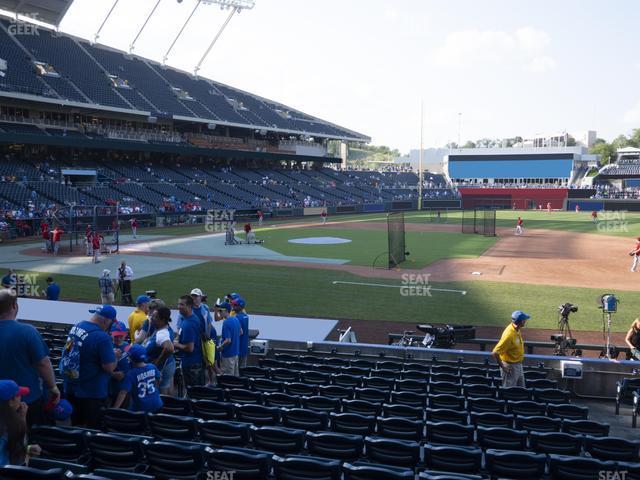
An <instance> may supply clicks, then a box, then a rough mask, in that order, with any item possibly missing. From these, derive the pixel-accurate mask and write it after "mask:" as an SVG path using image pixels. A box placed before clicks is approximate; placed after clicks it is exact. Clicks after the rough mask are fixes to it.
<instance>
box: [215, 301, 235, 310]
mask: <svg viewBox="0 0 640 480" xmlns="http://www.w3.org/2000/svg"><path fill="white" fill-rule="evenodd" d="M216 307H217V308H221V309H223V310H226V311H227V312H230V311H231V304H230V303H229V302H216Z"/></svg>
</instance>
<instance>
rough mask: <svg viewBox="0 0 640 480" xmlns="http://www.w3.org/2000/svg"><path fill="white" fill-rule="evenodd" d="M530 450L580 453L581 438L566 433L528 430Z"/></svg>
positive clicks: (558, 453)
mask: <svg viewBox="0 0 640 480" xmlns="http://www.w3.org/2000/svg"><path fill="white" fill-rule="evenodd" d="M529 439H530V442H531V450H533V451H534V452H536V453H546V454H552V453H553V454H557V455H580V451H581V450H582V439H580V438H579V437H576V436H574V435H569V434H568V433H560V432H529Z"/></svg>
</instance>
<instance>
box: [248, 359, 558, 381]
mask: <svg viewBox="0 0 640 480" xmlns="http://www.w3.org/2000/svg"><path fill="white" fill-rule="evenodd" d="M258 363H259V364H260V366H259V367H253V366H252V367H247V369H249V370H248V372H250V373H248V375H249V376H256V375H257V374H258V372H257V369H263V370H265V369H266V370H268V371H271V370H276V369H277V370H286V371H289V372H304V371H311V372H317V373H325V374H329V375H330V374H338V373H346V374H349V375H358V376H365V377H368V376H385V377H390V378H403V377H404V378H409V377H411V378H415V377H418V378H421V379H425V380H428V379H429V378H431V377H434V376H443V375H446V376H448V377H449V378H455V379H457V381H459V380H460V379H464V378H467V377H470V376H474V377H487V378H491V379H499V378H500V370H497V369H489V368H482V367H463V368H454V367H447V368H439V369H436V368H435V367H431V368H427V369H425V368H418V365H413V364H407V365H402V367H403V368H401V369H390V368H386V369H385V368H369V367H366V366H357V365H336V364H331V363H327V364H315V363H303V362H281V361H278V360H271V359H263V358H261V359H259V360H258ZM383 366H387V365H383ZM408 366H409V367H412V368H406V367H408ZM375 367H378V366H377V365H376V366H375ZM441 378H444V377H441ZM525 380H526V381H527V382H528V381H535V380H547V372H546V371H539V370H530V371H527V372H525Z"/></svg>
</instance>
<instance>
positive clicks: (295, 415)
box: [281, 408, 329, 432]
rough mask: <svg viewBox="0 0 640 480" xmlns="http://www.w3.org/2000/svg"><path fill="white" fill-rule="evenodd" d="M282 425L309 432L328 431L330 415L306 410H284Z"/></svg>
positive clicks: (282, 411)
mask: <svg viewBox="0 0 640 480" xmlns="http://www.w3.org/2000/svg"><path fill="white" fill-rule="evenodd" d="M281 413H282V424H283V425H284V426H285V427H289V428H299V429H301V430H306V431H309V432H317V431H318V430H326V429H327V428H328V427H329V415H328V414H327V413H326V412H316V411H313V410H307V409H304V408H283V409H282V410H281Z"/></svg>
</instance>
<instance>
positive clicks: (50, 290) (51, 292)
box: [45, 277, 60, 301]
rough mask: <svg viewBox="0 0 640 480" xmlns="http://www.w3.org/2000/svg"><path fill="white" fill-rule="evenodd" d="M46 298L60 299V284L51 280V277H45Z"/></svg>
mask: <svg viewBox="0 0 640 480" xmlns="http://www.w3.org/2000/svg"><path fill="white" fill-rule="evenodd" d="M45 294H46V295H47V300H54V301H55V300H59V299H60V286H59V285H58V284H56V282H54V281H53V278H52V277H47V288H46V290H45Z"/></svg>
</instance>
